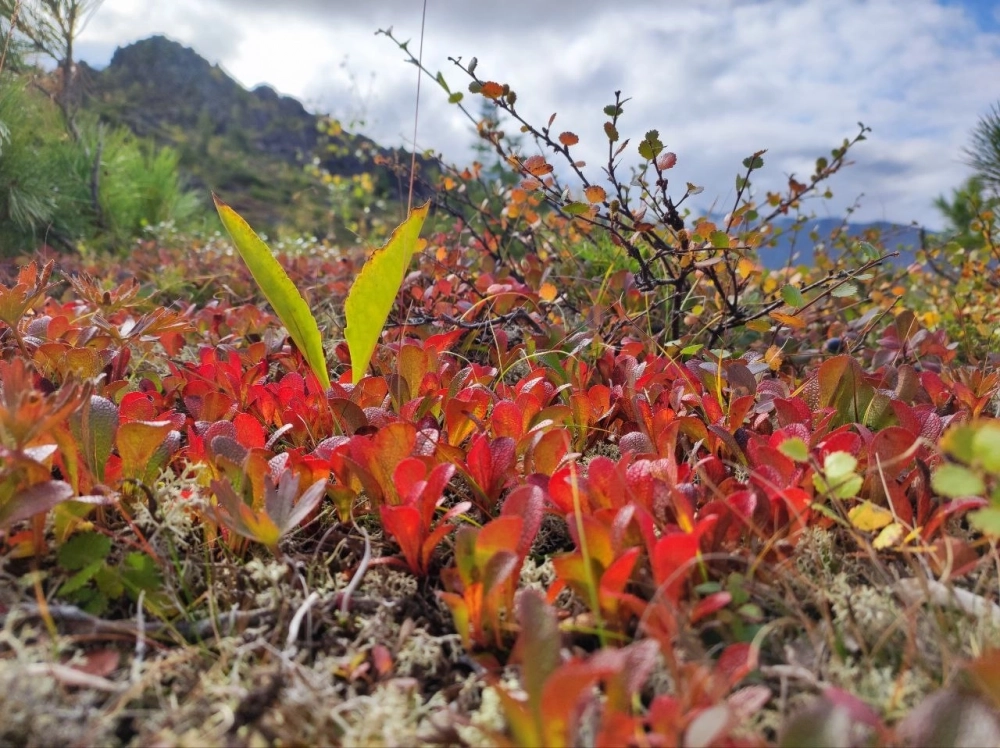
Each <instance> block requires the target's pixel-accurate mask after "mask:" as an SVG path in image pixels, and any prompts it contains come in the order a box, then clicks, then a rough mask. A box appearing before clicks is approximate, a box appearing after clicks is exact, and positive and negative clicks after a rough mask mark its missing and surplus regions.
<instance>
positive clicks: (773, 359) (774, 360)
mask: <svg viewBox="0 0 1000 748" xmlns="http://www.w3.org/2000/svg"><path fill="white" fill-rule="evenodd" d="M781 360H782V353H781V349H780V348H779V347H778V346H776V345H772V346H771V347H770V348H768V349H767V353H765V354H764V363H766V364H767V365H768V366H770V367H771V370H772V371H777V370H778V369H780V368H781Z"/></svg>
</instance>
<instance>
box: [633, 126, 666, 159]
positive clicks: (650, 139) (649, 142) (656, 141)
mask: <svg viewBox="0 0 1000 748" xmlns="http://www.w3.org/2000/svg"><path fill="white" fill-rule="evenodd" d="M662 150H663V143H662V142H661V141H660V133H659V132H658V131H656V130H650V131H649V132H647V133H646V137H645V138H643V139H642V142H641V143H639V155H640V156H642V157H643V158H644V159H646V160H648V161H652V160H653V159H654V158H656V157H657V156H659V155H660V151H662Z"/></svg>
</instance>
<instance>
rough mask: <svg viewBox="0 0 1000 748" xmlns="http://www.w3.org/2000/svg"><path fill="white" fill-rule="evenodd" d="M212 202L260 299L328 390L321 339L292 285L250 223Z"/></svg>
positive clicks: (218, 201) (229, 209) (232, 211)
mask: <svg viewBox="0 0 1000 748" xmlns="http://www.w3.org/2000/svg"><path fill="white" fill-rule="evenodd" d="M212 199H213V200H215V208H216V210H218V211H219V217H220V218H221V219H222V225H223V226H225V227H226V231H228V232H229V236H231V237H232V239H233V244H235V245H236V249H237V250H239V253H240V256H241V257H242V258H243V261H244V262H245V263H246V264H247V267H248V268H250V274H251V275H253V279H254V280H255V281H257V285H258V286H259V287H260V290H261V292H262V293H263V294H264V298H265V299H267V301H268V303H269V304H270V305H271V308H272V309H274V313H275V314H277V315H278V319H280V320H281V324H283V325H284V326H285V329H286V330H288V334H289V335H290V336H291V338H292V341H293V342H294V343H295V345H296V346H297V347H298V349H299V350H300V351H302V355H303V356H305V359H306V362H307V363H308V364H309V368H311V369H312V370H313V373H314V374H315V375H316V377H317V378H318V379H319V381H320V383H321V384H322V385H323V387H329V386H330V374H329V372H327V370H326V357H325V356H324V354H323V339H322V337H321V336H320V332H319V325H317V324H316V318H315V317H313V315H312V312H311V311H310V309H309V305H308V304H306V301H305V299H303V298H302V294H300V293H299V290H298V289H297V288H296V287H295V284H294V283H292V279H291V278H289V277H288V274H287V273H285V270H284V268H282V267H281V265H279V264H278V261H277V260H276V259H274V255H273V254H271V250H270V248H269V247H268V246H267V245H266V244H265V243H264V242H263V240H262V239H261V238H260V237H259V236H257V234H256V232H255V231H254V230H253V229H252V228H250V224H248V223H247V222H246V221H244V220H243V218H242V217H241V216H240V214H239V213H237V212H236V211H235V210H233V209H232V208H230V207H229V206H228V205H226V204H225V203H224V202H222V201H221V200H220V199H219V198H218V197H216V196H215V195H212Z"/></svg>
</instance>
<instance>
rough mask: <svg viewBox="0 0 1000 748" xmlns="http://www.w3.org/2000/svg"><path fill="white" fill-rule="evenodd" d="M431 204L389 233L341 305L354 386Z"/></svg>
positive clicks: (390, 303)
mask: <svg viewBox="0 0 1000 748" xmlns="http://www.w3.org/2000/svg"><path fill="white" fill-rule="evenodd" d="M429 209H430V203H425V204H424V205H422V206H420V207H419V208H414V209H413V210H411V211H410V215H409V216H407V218H406V220H405V221H403V222H402V223H401V224H400V225H399V226H397V227H396V230H395V231H393V232H392V236H390V237H389V241H388V242H386V244H385V246H383V247H380V248H379V249H376V250H375V251H374V252H373V253H372V255H371V257H369V258H368V260H367V261H366V262H365V266H364V267H363V268H361V273H359V274H358V277H357V278H356V279H355V281H354V283H353V284H352V285H351V290H350V292H349V293H348V294H347V301H346V302H344V316H345V317H346V319H347V328H346V329H345V330H344V337H345V338H347V348H348V350H349V351H350V352H351V378H352V381H353V382H354V383H355V384H357V383H358V382H360V381H361V378H362V377H364V375H365V372H366V371H367V370H368V363H369V362H370V361H371V358H372V353H374V352H375V345H376V344H377V343H378V339H379V336H380V335H381V334H382V328H383V327H384V326H385V321H386V319H387V318H388V317H389V311H390V310H391V309H392V305H393V302H394V301H395V300H396V294H397V293H399V287H400V286H401V285H403V278H404V277H405V276H406V269H407V268H408V267H409V265H410V258H412V257H413V253H414V252H415V251H416V249H417V243H418V240H419V238H420V229H421V228H422V227H423V225H424V219H425V218H427V211H428V210H429Z"/></svg>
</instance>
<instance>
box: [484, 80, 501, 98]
mask: <svg viewBox="0 0 1000 748" xmlns="http://www.w3.org/2000/svg"><path fill="white" fill-rule="evenodd" d="M479 92H480V93H481V94H482V95H483V96H485V97H486V98H487V99H499V98H500V97H501V96H503V86H501V85H500V84H499V83H497V82H495V81H486V82H485V83H484V84H483V87H482V89H480V91H479Z"/></svg>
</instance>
